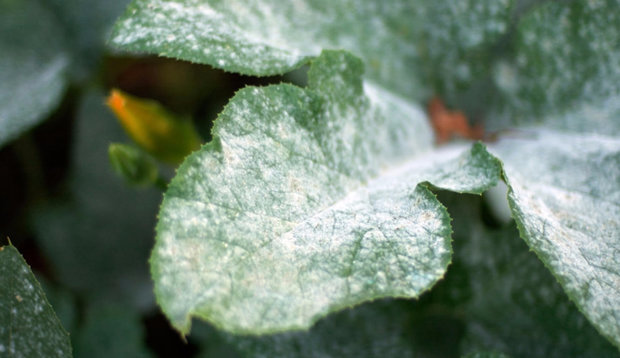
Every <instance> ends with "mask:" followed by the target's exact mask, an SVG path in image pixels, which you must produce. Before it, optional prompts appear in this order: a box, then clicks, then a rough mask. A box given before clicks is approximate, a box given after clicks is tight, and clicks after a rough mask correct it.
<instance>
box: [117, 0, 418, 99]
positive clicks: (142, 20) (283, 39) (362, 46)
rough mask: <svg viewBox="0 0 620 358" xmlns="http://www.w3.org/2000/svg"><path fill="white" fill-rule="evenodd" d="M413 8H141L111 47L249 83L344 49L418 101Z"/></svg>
mask: <svg viewBox="0 0 620 358" xmlns="http://www.w3.org/2000/svg"><path fill="white" fill-rule="evenodd" d="M415 5H416V4H415V3H414V2H411V1H404V0H394V1H390V2H389V3H386V4H384V3H382V2H378V1H357V0H355V1H354V0H347V1H330V0H311V1H296V2H289V1H284V2H282V1H272V0H268V1H265V0H253V1H247V0H244V1H221V0H220V1H217V0H216V1H208V0H175V1H160V0H158V1H152V0H149V1H147V0H138V1H133V2H132V3H131V4H130V6H129V7H128V9H127V11H126V13H125V15H124V16H123V17H122V18H121V19H120V20H119V22H118V23H117V24H116V27H115V30H114V32H113V34H112V36H111V43H112V45H114V46H117V47H119V48H120V49H123V50H129V51H133V52H141V53H156V54H159V55H162V56H167V57H173V58H180V59H183V60H187V61H192V62H198V63H205V64H210V65H212V66H214V67H217V68H221V69H224V70H227V71H233V72H239V73H243V74H251V75H272V74H281V73H285V72H288V71H290V70H292V69H294V68H297V67H299V66H300V65H301V64H302V63H305V62H306V61H307V59H308V58H310V57H314V56H318V55H319V54H320V52H321V50H322V49H329V48H334V49H340V48H342V49H347V50H349V51H351V52H353V53H354V54H355V55H357V56H359V57H361V58H362V59H363V60H364V62H365V64H366V65H367V68H368V73H367V75H368V78H370V79H372V81H373V82H377V83H380V84H381V85H383V86H384V87H386V88H391V89H393V90H394V91H395V92H397V93H400V94H402V95H406V96H415V95H417V96H419V95H420V89H421V88H420V86H419V83H418V82H417V77H416V74H415V73H414V72H413V70H414V68H415V67H414V65H415V61H416V56H417V53H416V48H415V41H414V40H413V38H412V36H413V34H412V31H411V30H412V29H411V24H413V23H414V22H413V20H412V19H413V18H414V14H415ZM403 78H406V80H404V81H403Z"/></svg>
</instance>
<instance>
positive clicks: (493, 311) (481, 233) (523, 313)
mask: <svg viewBox="0 0 620 358" xmlns="http://www.w3.org/2000/svg"><path fill="white" fill-rule="evenodd" d="M446 194H451V193H442V195H440V196H439V198H440V200H441V201H442V203H445V205H446V206H447V207H448V210H449V212H450V214H451V215H452V217H454V222H453V225H454V242H453V245H454V253H455V254H454V260H453V264H452V265H451V266H450V269H449V270H448V273H447V274H446V277H445V279H444V280H442V282H441V283H439V284H438V285H437V286H436V287H435V288H434V289H433V290H432V291H431V292H430V295H431V296H432V297H431V299H429V301H430V302H432V303H433V304H434V307H435V309H436V310H451V311H452V314H454V315H455V316H456V317H458V318H459V319H461V320H462V321H463V323H464V328H465V332H464V333H465V334H464V337H463V340H462V342H461V352H462V353H470V352H502V353H505V354H508V355H510V356H512V357H532V358H534V357H540V358H568V357H601V358H602V357H610V358H611V357H616V356H617V355H618V351H617V349H616V348H615V347H614V346H613V345H612V344H611V343H610V342H608V341H607V340H606V339H605V338H604V337H603V336H601V335H600V334H599V333H598V332H597V331H596V330H595V329H594V327H593V326H592V325H591V324H590V323H589V322H588V320H587V319H586V317H585V316H584V315H583V314H581V312H579V310H578V309H577V307H576V306H575V304H573V302H571V301H570V299H569V297H568V296H567V295H566V293H565V292H564V290H563V289H562V287H561V286H560V284H559V283H558V282H557V280H556V278H555V277H554V276H553V275H552V274H551V273H550V272H549V270H547V269H546V268H545V266H544V265H543V263H542V262H541V261H540V260H538V259H537V257H536V255H535V254H534V253H533V252H531V250H530V248H529V247H528V246H527V245H526V243H525V242H524V241H523V240H522V239H520V238H519V232H518V230H517V228H516V225H515V224H514V223H513V224H511V225H509V226H506V227H503V228H496V229H491V228H489V227H488V226H485V225H484V224H483V223H482V221H481V218H482V217H483V215H484V213H485V211H484V210H482V207H481V201H480V199H479V198H476V197H471V196H470V197H464V196H462V195H459V196H457V195H454V194H451V195H446Z"/></svg>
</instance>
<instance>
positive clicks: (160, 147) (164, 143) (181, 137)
mask: <svg viewBox="0 0 620 358" xmlns="http://www.w3.org/2000/svg"><path fill="white" fill-rule="evenodd" d="M106 103H107V105H108V106H109V107H110V108H111V109H112V111H113V112H114V113H115V114H116V117H117V118H118V120H119V121H120V122H121V124H122V125H123V128H124V129H125V131H126V132H127V133H128V134H129V136H131V138H132V139H133V140H134V142H136V143H137V144H138V145H139V146H140V147H142V148H143V149H144V150H145V151H147V152H148V153H149V154H151V155H152V156H153V157H155V158H157V159H158V160H161V161H162V162H165V163H168V164H173V165H176V164H179V163H181V162H182V161H183V159H184V158H185V157H186V156H187V155H188V154H189V153H191V152H192V151H194V150H197V149H198V148H200V143H201V139H200V136H199V135H198V132H197V131H196V129H195V128H194V125H193V123H192V122H191V121H190V120H188V119H184V118H179V117H178V116H176V115H174V114H172V113H170V112H169V111H167V110H166V109H165V108H164V107H163V106H162V105H161V104H159V103H157V102H155V101H153V100H147V99H140V98H137V97H134V96H131V95H129V94H127V93H124V92H122V91H120V90H118V89H113V90H112V92H111V93H110V96H109V97H108V99H107V102H106Z"/></svg>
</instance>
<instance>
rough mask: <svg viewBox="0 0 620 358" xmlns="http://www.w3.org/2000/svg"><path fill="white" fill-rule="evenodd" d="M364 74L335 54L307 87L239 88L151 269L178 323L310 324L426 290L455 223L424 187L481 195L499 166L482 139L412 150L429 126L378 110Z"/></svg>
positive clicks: (173, 196)
mask: <svg viewBox="0 0 620 358" xmlns="http://www.w3.org/2000/svg"><path fill="white" fill-rule="evenodd" d="M360 74H361V63H360V62H359V60H357V59H356V58H354V57H352V56H350V55H348V54H347V53H345V52H338V51H327V52H324V53H323V54H322V55H321V57H319V58H318V59H317V60H316V61H315V62H313V64H312V67H311V68H310V70H309V81H308V82H309V87H308V88H307V89H302V88H299V87H295V86H292V85H287V84H282V85H277V86H268V87H264V88H252V87H248V88H245V89H243V90H241V91H239V92H238V93H237V94H236V95H235V97H234V98H233V99H232V100H231V101H230V103H229V104H228V105H227V106H226V108H225V109H224V111H223V112H222V113H221V114H220V116H219V118H218V120H217V122H216V124H215V127H214V130H213V137H214V140H213V142H212V143H210V144H208V145H206V146H205V147H203V149H201V150H200V151H198V152H197V153H194V154H193V155H191V156H190V157H188V159H187V160H186V161H185V162H184V163H183V164H182V166H181V167H180V168H179V170H178V173H177V176H176V177H175V178H174V179H173V181H172V182H171V183H170V186H169V189H168V191H167V193H166V195H165V199H164V202H163V204H162V207H161V210H160V214H159V223H158V225H157V232H158V234H157V243H156V246H155V248H154V250H153V254H152V257H151V270H152V276H153V278H154V280H155V282H156V284H155V292H156V296H157V299H158V302H159V304H160V305H161V307H162V308H163V310H164V312H165V313H166V314H167V315H168V317H169V318H170V320H171V321H172V323H173V325H174V326H175V327H176V328H177V329H179V330H180V331H181V332H183V333H187V332H188V330H189V327H190V317H191V316H198V317H201V318H204V319H207V320H209V321H211V322H213V323H214V324H215V325H216V326H218V327H220V328H223V329H226V330H228V331H232V332H237V333H267V332H277V331H283V330H289V329H302V328H307V327H309V326H310V325H311V324H312V323H313V322H314V321H316V320H317V319H318V318H320V317H322V316H325V315H326V314H328V313H329V312H332V311H336V310H339V309H342V308H345V307H349V306H352V305H356V304H359V303H361V302H364V301H369V300H373V299H376V298H380V297H417V296H418V295H419V294H420V293H422V292H423V291H425V290H427V289H429V288H430V287H431V286H432V285H433V284H434V283H435V282H436V281H437V280H438V279H439V278H441V277H442V275H443V273H444V272H445V269H446V266H447V265H448V263H449V261H450V231H451V229H450V219H449V217H448V216H447V213H446V211H445V209H444V208H443V206H442V205H441V204H440V203H439V202H438V201H437V200H436V199H435V196H434V195H433V194H432V193H431V192H430V191H429V190H428V188H427V187H426V186H425V185H418V183H420V182H423V181H430V182H431V183H433V185H434V186H436V187H441V188H447V189H451V190H456V191H460V192H472V193H480V192H481V191H482V190H485V189H486V188H488V187H490V186H493V185H494V184H495V183H496V182H497V180H498V177H499V163H498V162H496V161H495V160H493V159H492V157H490V155H489V154H488V153H487V152H486V151H485V149H484V147H483V146H481V145H475V146H474V147H473V148H472V149H471V151H467V150H466V147H464V146H462V145H461V146H455V147H448V148H445V149H443V150H440V151H437V152H435V153H433V154H428V153H425V155H423V156H419V157H416V156H415V153H418V154H419V153H420V150H419V149H417V148H418V146H419V145H420V143H418V141H420V139H419V137H420V136H423V137H422V141H424V140H425V138H426V136H425V133H424V132H422V133H419V132H418V131H416V130H415V129H416V125H412V124H414V123H415V122H416V121H417V122H418V125H417V127H420V126H423V124H422V123H425V119H424V118H423V117H422V116H421V115H420V113H419V111H417V110H416V108H415V107H411V106H407V105H406V104H404V103H401V102H392V103H391V107H390V106H385V104H384V106H379V105H378V104H377V103H380V102H378V101H377V94H376V92H375V91H376V90H374V89H373V90H370V89H369V88H367V89H366V90H364V88H362V86H361V77H360ZM388 104H390V103H388ZM386 109H387V110H386ZM396 110H398V111H396ZM412 122H413V123H412ZM408 156H409V157H408ZM407 157H408V158H407ZM397 163H398V164H400V165H399V166H397V167H394V165H395V164H397ZM390 165H391V169H389V168H390Z"/></svg>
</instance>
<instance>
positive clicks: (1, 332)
mask: <svg viewBox="0 0 620 358" xmlns="http://www.w3.org/2000/svg"><path fill="white" fill-rule="evenodd" d="M0 355H2V356H5V355H7V356H10V357H33V358H35V357H37V358H38V357H71V342H70V341H69V334H67V332H66V331H65V330H64V329H63V328H62V325H61V324H60V321H59V320H58V318H57V317H56V314H55V313H54V310H53V309H52V307H51V306H50V305H49V303H48V302H47V299H46V298H45V294H44V293H43V290H42V289H41V286H40V285H39V283H38V282H37V280H36V279H35V278H34V275H33V274H32V271H30V267H28V265H27V264H26V262H25V261H24V259H23V258H22V256H21V255H20V254H19V252H18V251H17V249H15V247H13V246H12V245H7V246H2V247H0Z"/></svg>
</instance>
